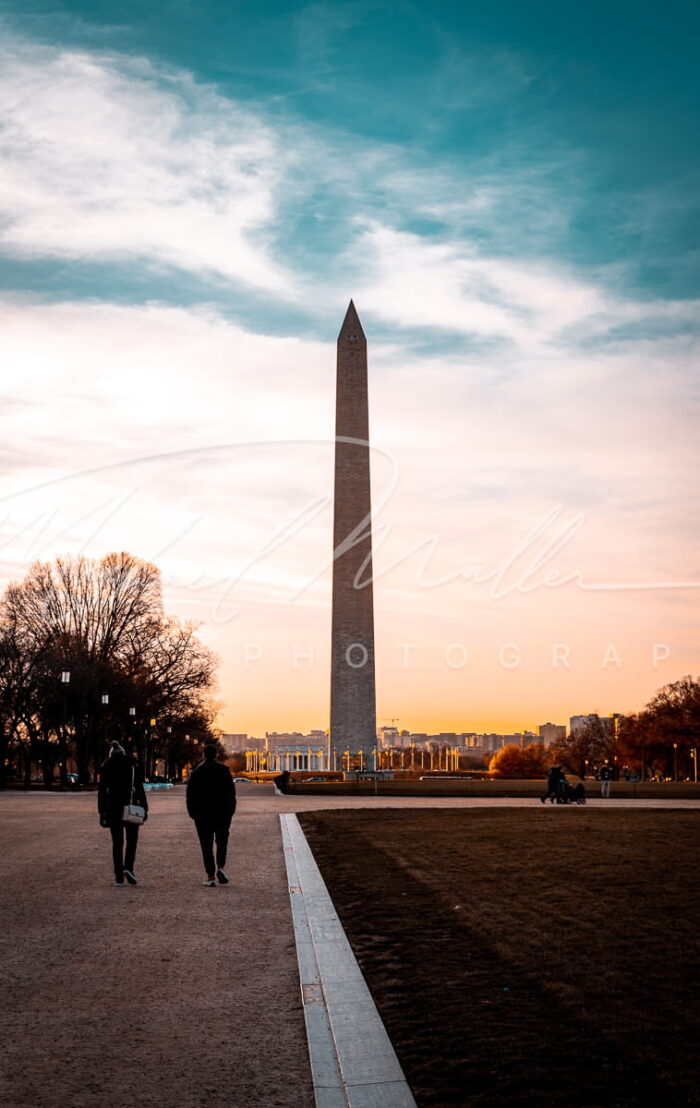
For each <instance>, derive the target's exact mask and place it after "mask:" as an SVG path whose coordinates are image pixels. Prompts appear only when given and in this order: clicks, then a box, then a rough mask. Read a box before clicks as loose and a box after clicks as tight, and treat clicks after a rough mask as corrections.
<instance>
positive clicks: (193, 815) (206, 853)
mask: <svg viewBox="0 0 700 1108" xmlns="http://www.w3.org/2000/svg"><path fill="white" fill-rule="evenodd" d="M235 810H236V786H235V785H234V783H233V778H232V777H231V771H230V769H229V768H228V766H225V765H224V764H223V762H217V760H216V747H215V746H214V745H211V746H205V748H204V761H203V762H200V764H199V765H198V766H197V767H196V768H195V769H194V770H193V771H192V773H191V774H190V776H189V778H188V781H187V813H188V815H189V817H190V819H193V820H194V825H195V827H196V828H197V835H198V836H199V845H200V846H201V848H202V858H203V860H204V870H205V873H206V881H204V885H205V886H206V887H207V888H210V889H211V888H214V887H215V886H216V881H217V878H218V881H219V884H220V885H228V880H229V879H228V875H227V874H226V870H225V869H224V866H225V865H226V852H227V848H228V835H229V829H230V827H231V820H232V819H233V813H234V812H235ZM215 841H216V860H215V859H214V842H215Z"/></svg>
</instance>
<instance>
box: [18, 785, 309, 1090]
mask: <svg viewBox="0 0 700 1108" xmlns="http://www.w3.org/2000/svg"><path fill="white" fill-rule="evenodd" d="M266 791H267V790H266ZM261 800H262V796H261V795H260V794H258V803H257V804H255V805H251V804H250V803H247V802H246V801H245V800H243V799H242V800H241V803H240V806H239V813H238V814H237V815H236V818H235V820H234V824H233V830H232V837H231V851H230V866H229V869H230V872H231V875H232V884H231V885H229V886H227V887H223V888H221V887H220V888H216V889H204V888H202V887H201V884H200V882H201V880H202V871H201V859H200V856H199V848H198V845H197V841H196V837H195V835H194V833H193V828H192V824H191V822H190V820H189V819H188V818H187V816H186V814H185V811H184V797H183V795H182V790H181V789H177V790H175V791H174V792H173V793H169V794H168V793H165V794H152V797H151V809H152V815H151V818H150V819H149V822H148V823H147V824H146V826H145V827H144V828H143V829H142V831H141V841H140V844H139V853H138V856H137V859H136V863H137V864H136V873H137V875H138V877H139V879H140V881H141V882H142V883H141V884H140V885H139V886H138V887H137V888H135V889H131V888H128V887H125V888H124V889H117V888H114V886H113V877H112V873H111V857H110V837H109V832H108V831H103V830H101V829H100V827H99V824H98V820H97V806H96V797H95V794H94V793H91V794H86V795H76V794H64V795H56V796H51V795H46V794H43V795H42V794H39V795H26V794H4V795H0V822H1V825H2V841H3V845H4V850H3V854H2V859H1V860H0V882H1V887H2V906H1V907H0V964H1V965H2V976H1V977H0V992H1V994H2V997H3V1004H2V1017H1V1019H0V1024H1V1025H2V1040H1V1041H2V1044H3V1045H2V1062H1V1063H0V1102H2V1103H4V1104H7V1105H12V1106H13V1108H30V1106H31V1108H87V1106H90V1108H102V1106H106V1105H110V1106H114V1108H122V1106H124V1108H126V1106H129V1108H132V1106H133V1105H141V1106H144V1108H150V1106H152V1108H156V1106H158V1108H200V1106H206V1108H223V1106H224V1105H225V1106H226V1108H273V1106H279V1108H311V1106H312V1105H313V1094H312V1089H311V1077H310V1072H309V1063H308V1051H307V1046H306V1037H305V1032H304V1021H303V1016H302V1011H301V1005H300V1001H299V985H298V975H297V968H296V956H295V950H294V940H293V935H292V926H291V917H290V909H289V897H288V892H287V883H286V877H285V870H284V862H283V856H282V849H281V839H280V830H279V823H278V818H277V814H276V810H275V808H274V801H273V800H272V797H270V798H269V800H268V803H267V805H261V804H260V801H261ZM259 809H262V810H259ZM265 809H267V810H265Z"/></svg>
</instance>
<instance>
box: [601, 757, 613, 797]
mask: <svg viewBox="0 0 700 1108" xmlns="http://www.w3.org/2000/svg"><path fill="white" fill-rule="evenodd" d="M614 776H615V771H614V769H613V767H612V766H611V765H610V763H609V762H605V763H604V765H602V766H601V767H600V769H599V771H598V780H599V781H600V795H601V796H602V797H603V799H604V800H607V799H608V797H609V796H610V783H611V782H612V780H613V777H614Z"/></svg>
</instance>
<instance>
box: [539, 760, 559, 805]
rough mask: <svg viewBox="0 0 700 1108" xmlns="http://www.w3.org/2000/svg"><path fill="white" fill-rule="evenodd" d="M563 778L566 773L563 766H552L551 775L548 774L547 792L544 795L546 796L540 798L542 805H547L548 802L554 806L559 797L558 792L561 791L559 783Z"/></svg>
mask: <svg viewBox="0 0 700 1108" xmlns="http://www.w3.org/2000/svg"><path fill="white" fill-rule="evenodd" d="M563 777H564V771H563V769H562V768H561V766H552V768H551V769H550V771H549V773H548V774H547V792H546V793H545V794H544V796H541V797H540V801H541V802H542V804H544V803H546V801H548V800H549V801H551V802H552V804H554V801H555V799H556V796H557V791H558V789H559V782H560V781H561V780H562V778H563Z"/></svg>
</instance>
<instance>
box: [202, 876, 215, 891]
mask: <svg viewBox="0 0 700 1108" xmlns="http://www.w3.org/2000/svg"><path fill="white" fill-rule="evenodd" d="M202 885H203V886H204V888H205V889H215V888H216V881H215V880H214V878H213V877H207V879H206V881H202Z"/></svg>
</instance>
